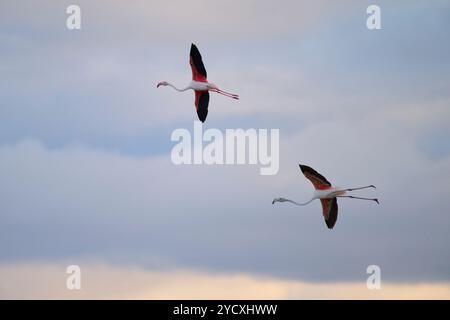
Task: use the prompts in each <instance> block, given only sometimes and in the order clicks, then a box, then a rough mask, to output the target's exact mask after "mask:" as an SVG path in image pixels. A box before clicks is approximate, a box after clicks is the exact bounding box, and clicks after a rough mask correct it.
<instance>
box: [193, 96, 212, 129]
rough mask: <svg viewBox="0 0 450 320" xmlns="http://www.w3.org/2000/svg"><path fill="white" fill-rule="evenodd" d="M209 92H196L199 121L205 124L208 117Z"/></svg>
mask: <svg viewBox="0 0 450 320" xmlns="http://www.w3.org/2000/svg"><path fill="white" fill-rule="evenodd" d="M208 105H209V92H208V91H195V107H196V108H197V115H198V119H199V120H200V121H201V122H205V120H206V116H207V115H208Z"/></svg>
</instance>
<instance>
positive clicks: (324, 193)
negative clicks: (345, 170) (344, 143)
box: [272, 164, 379, 229]
mask: <svg viewBox="0 0 450 320" xmlns="http://www.w3.org/2000/svg"><path fill="white" fill-rule="evenodd" d="M299 166H300V170H301V171H302V173H303V175H304V176H305V177H306V178H307V179H308V180H309V181H311V182H312V184H313V186H314V189H315V191H314V194H313V196H312V197H311V199H310V200H309V201H307V202H305V203H298V202H296V201H293V200H290V199H286V198H275V199H273V201H272V204H274V203H275V202H290V203H293V204H295V205H297V206H305V205H307V204H309V203H311V202H313V201H314V200H316V199H320V202H321V203H322V213H323V217H324V218H325V223H326V225H327V227H328V229H333V227H334V225H335V224H336V220H337V216H338V204H337V198H350V199H360V200H370V201H375V202H376V203H378V204H379V202H378V199H375V198H361V197H355V196H351V195H347V192H349V191H355V190H361V189H367V188H375V186H374V185H370V186H365V187H358V188H341V187H333V186H332V185H331V183H330V182H328V180H327V179H326V178H325V177H324V176H322V175H321V174H320V173H318V172H317V171H316V170H314V169H313V168H311V167H308V166H305V165H301V164H300V165H299Z"/></svg>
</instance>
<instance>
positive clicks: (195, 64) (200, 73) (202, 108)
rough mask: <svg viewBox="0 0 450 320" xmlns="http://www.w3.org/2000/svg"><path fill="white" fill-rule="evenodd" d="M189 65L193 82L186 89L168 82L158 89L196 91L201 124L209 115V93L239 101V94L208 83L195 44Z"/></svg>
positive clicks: (161, 84) (159, 84) (196, 103)
mask: <svg viewBox="0 0 450 320" xmlns="http://www.w3.org/2000/svg"><path fill="white" fill-rule="evenodd" d="M189 64H190V65H191V69H192V81H191V83H189V85H188V86H187V87H186V88H184V89H178V88H177V87H175V86H174V85H173V84H171V83H169V82H167V81H162V82H160V83H158V85H157V86H156V87H157V88H159V86H169V87H172V88H174V89H175V90H177V91H179V92H183V91H187V90H189V89H192V90H194V92H195V107H196V109H197V115H198V118H199V120H200V121H201V122H205V120H206V116H207V115H208V104H209V91H212V92H216V93H220V94H222V95H224V96H227V97H229V98H232V99H239V96H238V95H237V94H233V93H229V92H225V91H223V90H221V89H219V88H218V87H217V86H216V85H215V84H213V83H211V82H208V80H207V79H206V78H207V75H206V69H205V66H204V65H203V60H202V56H201V54H200V51H198V49H197V46H196V45H195V44H192V45H191V53H190V59H189Z"/></svg>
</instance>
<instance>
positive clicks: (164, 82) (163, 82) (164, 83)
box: [156, 81, 169, 88]
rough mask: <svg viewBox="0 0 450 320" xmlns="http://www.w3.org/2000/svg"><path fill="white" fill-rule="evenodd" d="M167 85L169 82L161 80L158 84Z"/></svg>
mask: <svg viewBox="0 0 450 320" xmlns="http://www.w3.org/2000/svg"><path fill="white" fill-rule="evenodd" d="M167 85H169V83H168V82H166V81H161V82H159V83H158V85H157V86H156V87H157V88H159V87H160V86H167Z"/></svg>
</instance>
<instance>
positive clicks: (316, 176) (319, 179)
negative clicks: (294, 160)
mask: <svg viewBox="0 0 450 320" xmlns="http://www.w3.org/2000/svg"><path fill="white" fill-rule="evenodd" d="M299 166H300V170H302V173H303V175H304V176H305V177H306V179H308V180H309V181H311V182H312V184H313V186H314V188H315V189H319V190H326V189H329V188H330V187H331V183H330V182H329V181H328V180H327V179H326V178H325V177H324V176H323V175H321V174H320V173H318V172H317V171H316V170H314V169H313V168H311V167H308V166H305V165H302V164H299Z"/></svg>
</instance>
